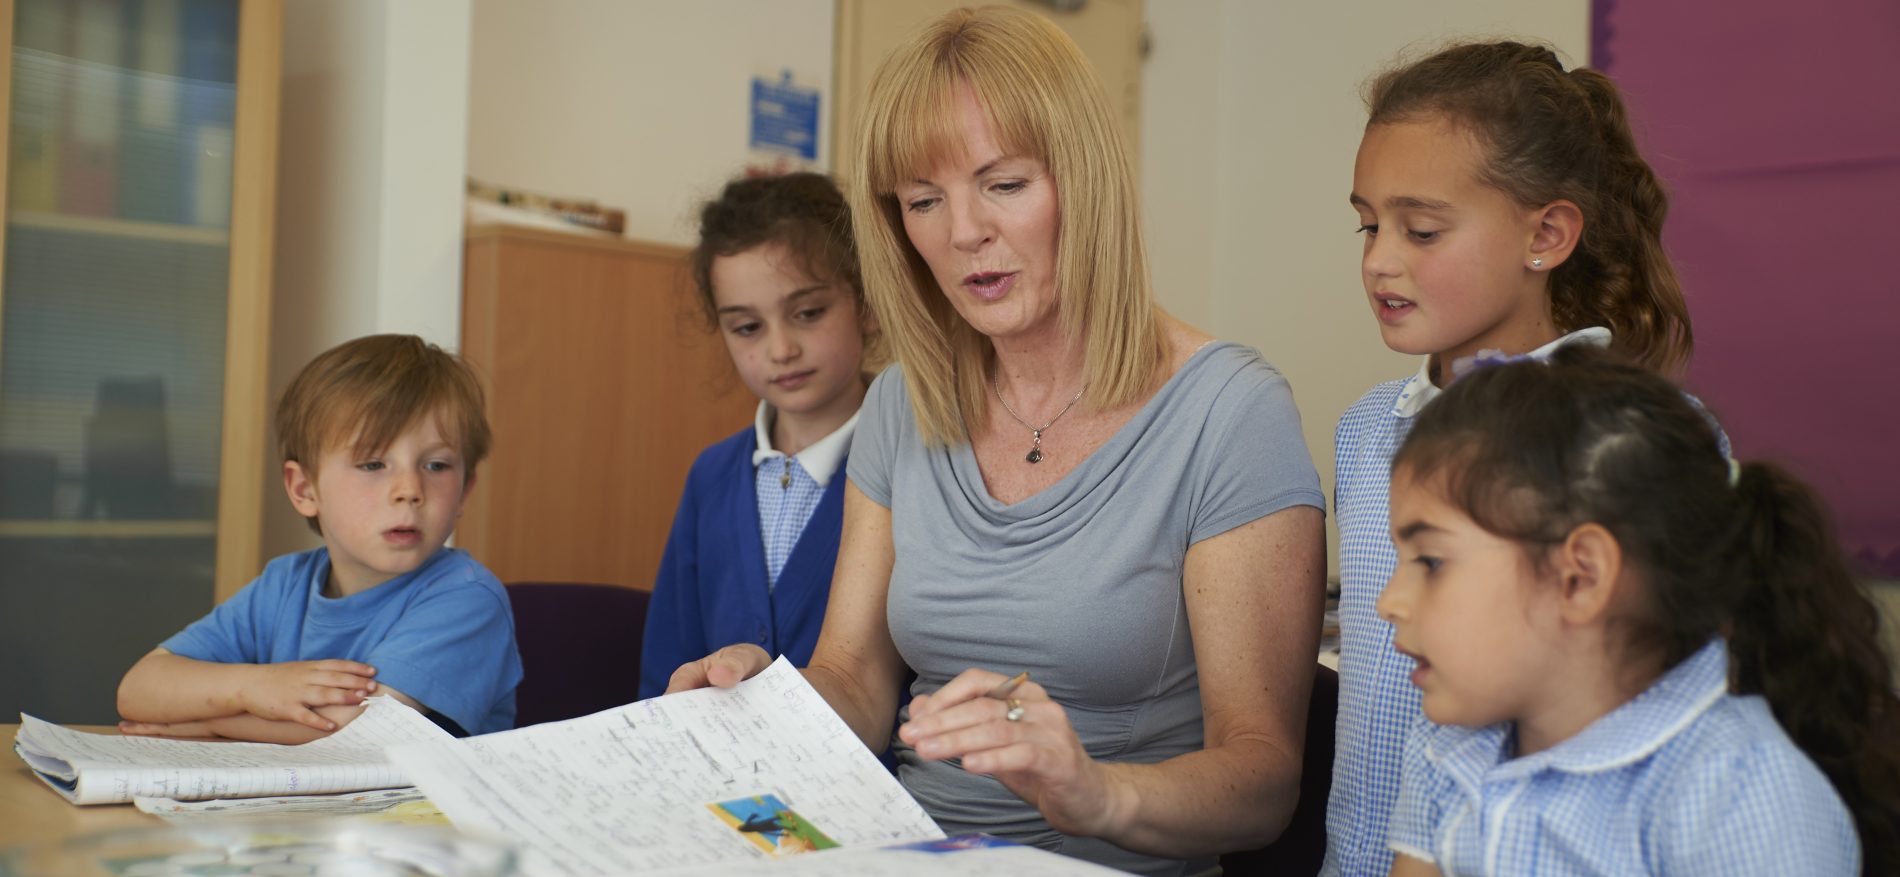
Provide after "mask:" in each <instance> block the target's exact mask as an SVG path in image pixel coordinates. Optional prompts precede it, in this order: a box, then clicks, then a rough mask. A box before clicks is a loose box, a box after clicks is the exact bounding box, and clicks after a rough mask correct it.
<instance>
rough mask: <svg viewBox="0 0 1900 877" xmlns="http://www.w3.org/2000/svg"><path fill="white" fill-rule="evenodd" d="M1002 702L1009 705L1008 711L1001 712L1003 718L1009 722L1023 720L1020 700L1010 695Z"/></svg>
mask: <svg viewBox="0 0 1900 877" xmlns="http://www.w3.org/2000/svg"><path fill="white" fill-rule="evenodd" d="M1004 703H1006V704H1007V705H1008V706H1009V711H1008V712H1005V713H1003V718H1004V719H1005V720H1007V721H1011V722H1020V721H1022V720H1023V702H1022V701H1020V700H1017V699H1016V698H1013V697H1012V698H1010V699H1009V700H1007V701H1004Z"/></svg>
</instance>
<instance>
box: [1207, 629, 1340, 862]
mask: <svg viewBox="0 0 1900 877" xmlns="http://www.w3.org/2000/svg"><path fill="white" fill-rule="evenodd" d="M1317 666H1318V668H1319V669H1318V671H1317V672H1316V673H1315V674H1314V675H1313V699H1312V702H1311V705H1309V706H1308V707H1307V709H1306V755H1305V756H1304V757H1303V758H1302V759H1301V761H1300V803H1299V805H1298V806H1297V807H1295V808H1294V809H1293V821H1291V822H1289V823H1287V827H1286V831H1283V832H1281V833H1280V838H1279V839H1278V840H1276V841H1274V842H1273V843H1270V844H1267V845H1266V846H1264V847H1261V848H1260V849H1257V850H1243V851H1241V852H1235V853H1226V854H1224V855H1222V856H1221V857H1220V865H1221V872H1222V873H1223V874H1225V875H1227V877H1249V875H1256V874H1257V875H1262V877H1266V875H1276V877H1277V875H1288V877H1306V875H1310V874H1318V873H1319V866H1320V865H1321V864H1322V863H1324V862H1325V860H1326V799H1327V798H1328V797H1330V796H1331V795H1332V792H1333V720H1334V719H1335V718H1336V717H1337V716H1338V714H1339V674H1338V673H1336V672H1334V671H1333V670H1332V668H1330V667H1327V666H1325V665H1323V664H1322V665H1317Z"/></svg>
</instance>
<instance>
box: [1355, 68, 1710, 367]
mask: <svg viewBox="0 0 1900 877" xmlns="http://www.w3.org/2000/svg"><path fill="white" fill-rule="evenodd" d="M1366 106H1367V109H1368V110H1369V117H1368V119H1367V124H1368V125H1380V124H1386V123H1391V122H1402V121H1406V120H1410V119H1415V118H1418V117H1420V116H1424V115H1428V114H1444V115H1446V116H1448V117H1449V118H1451V119H1453V120H1455V121H1457V122H1459V123H1461V124H1463V125H1465V126H1466V127H1468V128H1469V129H1470V130H1471V131H1472V132H1473V133H1475V134H1476V135H1478V137H1479V138H1480V139H1481V140H1483V142H1484V144H1485V146H1486V149H1487V151H1488V152H1489V155H1488V156H1487V160H1486V162H1485V166H1484V169H1483V171H1482V178H1483V181H1484V182H1485V183H1486V184H1488V185H1491V186H1495V187H1496V188H1497V189H1498V190H1500V191H1502V192H1504V193H1506V194H1508V195H1510V196H1511V197H1512V198H1513V199H1515V200H1516V201H1517V202H1518V203H1520V204H1524V205H1527V206H1531V207H1537V206H1542V205H1544V204H1549V203H1551V202H1553V201H1557V200H1560V199H1563V200H1568V201H1570V202H1571V203H1574V204H1576V205H1577V207H1578V209H1579V210H1581V211H1582V212H1583V238H1582V240H1581V241H1580V242H1579V243H1578V246H1577V248H1576V249H1575V250H1574V251H1572V253H1571V255H1570V258H1569V259H1568V260H1566V261H1565V262H1564V263H1563V264H1562V265H1559V266H1557V268H1556V270H1554V271H1552V272H1551V273H1550V301H1551V316H1552V317H1553V318H1554V319H1555V320H1556V322H1557V325H1558V327H1560V328H1562V329H1564V330H1565V331H1574V330H1576V329H1582V328H1584V327H1586V326H1605V327H1608V328H1609V329H1610V330H1611V331H1612V332H1613V333H1614V335H1615V340H1614V341H1613V342H1612V344H1613V345H1614V346H1615V348H1616V349H1617V350H1618V351H1619V352H1621V353H1622V354H1623V355H1625V356H1627V357H1629V358H1630V359H1631V360H1634V361H1635V362H1636V363H1638V364H1640V365H1642V366H1643V367H1645V368H1647V369H1649V370H1651V371H1654V372H1659V373H1662V374H1673V373H1675V372H1677V371H1679V370H1680V369H1681V368H1682V366H1683V364H1685V363H1687V362H1688V360H1689V353H1690V350H1691V349H1692V348H1693V346H1694V344H1695V337H1694V334H1693V333H1692V332H1691V331H1690V328H1689V309H1688V306H1687V305H1685V304H1684V303H1683V300H1682V284H1681V283H1680V282H1679V281H1678V280H1677V278H1676V271H1675V268H1674V267H1672V266H1671V265H1670V264H1669V259H1668V257H1667V256H1665V255H1664V254H1663V249H1662V226H1663V217H1665V216H1667V215H1668V213H1669V197H1668V195H1667V194H1666V193H1664V191H1663V188H1662V184H1661V182H1660V181H1658V180H1657V178H1656V174H1655V172H1654V171H1652V170H1650V168H1649V165H1648V164H1647V163H1646V162H1644V161H1643V157H1642V155H1641V154H1640V153H1638V152H1637V150H1636V139H1635V137H1634V136H1632V135H1631V133H1630V125H1629V118H1628V114H1627V113H1626V112H1625V110H1624V108H1623V98H1622V96H1621V95H1620V94H1619V93H1618V92H1617V89H1616V85H1615V84H1614V83H1612V82H1611V81H1610V80H1609V78H1608V77H1606V76H1604V75H1603V74H1601V73H1598V72H1596V71H1594V70H1587V69H1577V70H1572V71H1570V72H1568V73H1566V72H1564V68H1563V64H1562V62H1560V61H1559V60H1558V58H1557V56H1556V54H1555V53H1553V52H1552V51H1551V50H1550V49H1549V48H1548V47H1546V46H1540V45H1528V44H1524V43H1515V42H1495V43H1470V44H1465V45H1458V46H1453V47H1451V48H1448V49H1445V50H1444V51H1441V52H1439V53H1437V54H1435V55H1432V56H1430V57H1428V58H1425V59H1423V60H1420V61H1417V62H1415V63H1412V64H1408V65H1406V66H1403V67H1399V68H1397V69H1394V70H1390V71H1388V72H1386V73H1385V74H1383V75H1381V76H1379V77H1378V78H1377V79H1376V80H1374V81H1373V82H1372V83H1371V85H1370V87H1369V88H1368V89H1367V93H1366Z"/></svg>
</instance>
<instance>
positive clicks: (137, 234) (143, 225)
mask: <svg viewBox="0 0 1900 877" xmlns="http://www.w3.org/2000/svg"><path fill="white" fill-rule="evenodd" d="M7 224H8V225H9V226H12V227H16V228H32V229H40V230H44V231H62V232H70V233H73V234H86V235H98V236H100V237H112V238H133V239H137V240H148V241H165V242H168V243H179V244H203V245H205V246H214V247H227V246H230V245H231V230H230V229H228V228H218V227H215V226H208V225H182V224H179V223H172V222H147V221H144V220H139V219H118V218H112V217H104V216H76V215H72V214H66V213H40V212H34V211H27V210H15V211H12V212H10V213H8V214H7Z"/></svg>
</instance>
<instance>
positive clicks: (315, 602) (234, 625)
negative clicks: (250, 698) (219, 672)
mask: <svg viewBox="0 0 1900 877" xmlns="http://www.w3.org/2000/svg"><path fill="white" fill-rule="evenodd" d="M329 571H330V553H329V551H328V550H326V549H323V548H316V549H312V550H310V551H305V552H302V553H299V554H287V555H284V556H283V557H279V558H277V559H275V560H272V561H271V562H270V563H269V564H267V565H266V566H265V567H264V572H263V574H262V575H260V576H258V577H257V579H256V580H255V581H252V582H251V583H250V584H248V585H246V586H244V589H243V590H241V591H238V592H237V594H236V595H234V596H232V597H231V599H229V600H226V601H225V602H224V603H223V604H221V605H219V606H218V607H217V608H215V609H213V610H211V614H209V615H206V616H205V617H203V618H200V619H198V620H197V621H195V622H193V623H192V624H191V625H190V626H188V627H186V628H185V629H184V630H182V631H180V632H179V633H178V634H176V635H174V636H173V637H172V638H171V639H168V640H166V641H165V642H163V643H161V644H160V646H161V647H162V648H164V649H165V650H166V651H169V652H171V653H172V654H175V655H180V656H182V657H186V658H191V659H193V660H198V661H212V662H216V663H220V664H280V663H286V662H290V661H319V660H325V659H331V658H338V659H343V660H350V661H361V662H363V663H365V664H368V665H370V666H372V667H375V668H376V681H377V682H379V683H381V684H383V685H387V686H389V687H391V688H394V689H396V690H397V691H400V692H402V693H403V694H406V695H409V696H410V697H413V698H415V699H416V700H417V701H419V702H421V703H422V704H423V705H424V706H426V707H428V708H429V709H430V710H433V711H434V712H436V713H439V714H441V715H442V716H444V717H446V718H448V719H449V720H450V721H453V722H454V723H456V724H457V725H460V726H461V727H462V728H463V729H464V730H466V731H468V732H469V733H470V734H487V733H490V732H493V731H505V730H508V729H510V728H513V727H514V723H515V686H516V685H517V684H519V683H520V682H521V655H520V653H519V652H517V651H516V650H515V625H514V614H513V612H512V611H511V610H510V609H509V606H508V593H507V591H505V590H503V589H502V586H501V582H500V581H499V580H497V579H496V578H495V575H494V574H493V573H491V572H489V571H488V570H487V569H486V568H484V567H483V566H482V565H481V564H479V563H477V562H475V559H474V558H472V557H469V555H468V553H467V552H465V551H462V550H460V549H455V548H444V549H442V550H441V551H438V552H436V554H435V556H434V557H431V558H429V560H428V561H427V562H426V563H424V564H423V565H422V566H421V567H419V568H417V569H416V570H415V571H414V572H411V573H408V574H406V575H402V576H398V577H396V578H394V579H390V580H389V581H387V582H384V583H382V584H380V585H377V586H376V587H373V588H370V589H369V590H367V591H363V592H361V593H358V594H352V595H350V596H348V597H343V598H340V599H332V598H330V597H325V596H323V582H324V579H325V578H327V577H328V575H329Z"/></svg>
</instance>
